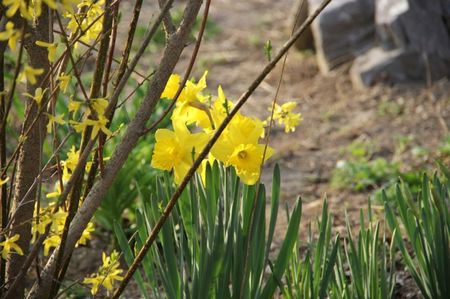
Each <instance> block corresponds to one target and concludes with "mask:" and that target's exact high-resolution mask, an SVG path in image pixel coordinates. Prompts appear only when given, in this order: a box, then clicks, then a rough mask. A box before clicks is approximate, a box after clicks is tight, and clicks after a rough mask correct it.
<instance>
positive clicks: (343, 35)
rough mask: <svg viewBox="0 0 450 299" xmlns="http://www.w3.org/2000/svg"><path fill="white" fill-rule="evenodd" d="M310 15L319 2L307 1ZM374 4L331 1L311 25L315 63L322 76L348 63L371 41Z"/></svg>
mask: <svg viewBox="0 0 450 299" xmlns="http://www.w3.org/2000/svg"><path fill="white" fill-rule="evenodd" d="M307 1H308V2H309V3H308V4H309V8H310V10H309V11H314V10H315V9H316V8H317V7H318V6H319V5H320V3H321V2H322V0H307ZM374 19H375V7H374V0H333V1H331V3H330V4H329V5H328V7H327V8H325V9H324V11H323V12H322V13H321V14H320V15H319V16H318V17H317V19H316V20H315V21H314V22H313V24H312V33H313V36H314V44H315V48H316V51H317V61H318V64H319V68H320V70H321V72H322V73H325V74H327V73H328V72H329V71H331V70H332V69H333V68H335V67H336V66H339V65H340V64H343V63H345V62H348V61H351V60H352V59H354V58H355V57H356V56H358V55H360V54H361V53H363V52H364V51H366V50H367V49H368V48H370V47H371V46H372V44H373V42H374V39H375V25H374Z"/></svg>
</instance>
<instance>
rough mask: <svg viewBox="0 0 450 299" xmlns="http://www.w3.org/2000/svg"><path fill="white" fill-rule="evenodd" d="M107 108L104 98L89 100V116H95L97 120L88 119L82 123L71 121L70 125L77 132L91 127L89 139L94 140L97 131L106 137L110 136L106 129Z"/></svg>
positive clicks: (110, 133)
mask: <svg viewBox="0 0 450 299" xmlns="http://www.w3.org/2000/svg"><path fill="white" fill-rule="evenodd" d="M107 106H108V101H107V100H106V99H104V98H98V99H91V100H90V102H89V110H90V112H91V114H90V115H91V116H95V117H96V118H97V119H92V118H90V117H87V118H85V119H84V120H83V121H82V122H76V121H73V120H71V121H70V123H71V124H72V125H73V128H74V129H75V131H77V132H81V131H83V130H84V129H85V128H86V127H90V126H91V127H92V134H91V138H92V139H93V138H95V137H96V136H97V134H98V132H99V131H102V132H103V133H105V135H106V136H111V135H112V132H111V131H110V130H109V129H108V128H107V127H106V125H107V124H108V119H107V118H106V117H105V110H106V107H107Z"/></svg>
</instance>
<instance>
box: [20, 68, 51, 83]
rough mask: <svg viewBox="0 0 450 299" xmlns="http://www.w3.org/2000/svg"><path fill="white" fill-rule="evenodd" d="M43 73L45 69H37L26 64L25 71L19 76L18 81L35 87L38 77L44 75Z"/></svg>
mask: <svg viewBox="0 0 450 299" xmlns="http://www.w3.org/2000/svg"><path fill="white" fill-rule="evenodd" d="M43 73H44V69H35V68H32V67H31V66H29V65H28V64H25V66H24V68H23V71H22V72H21V73H20V74H19V77H18V78H17V80H18V81H21V82H25V81H28V82H29V83H30V84H31V85H34V84H36V82H37V79H36V76H39V75H42V74H43Z"/></svg>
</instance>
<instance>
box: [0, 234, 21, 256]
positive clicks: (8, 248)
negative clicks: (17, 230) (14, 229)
mask: <svg viewBox="0 0 450 299" xmlns="http://www.w3.org/2000/svg"><path fill="white" fill-rule="evenodd" d="M19 239H20V236H19V235H17V234H16V235H14V236H12V237H10V238H8V237H7V238H6V239H5V241H3V242H1V243H0V247H1V248H2V249H1V251H2V258H3V259H6V258H7V257H8V255H9V254H10V253H11V252H12V251H13V250H14V251H15V252H16V253H17V254H18V255H23V251H22V249H21V248H20V247H19V245H17V244H16V242H17V241H18V240H19Z"/></svg>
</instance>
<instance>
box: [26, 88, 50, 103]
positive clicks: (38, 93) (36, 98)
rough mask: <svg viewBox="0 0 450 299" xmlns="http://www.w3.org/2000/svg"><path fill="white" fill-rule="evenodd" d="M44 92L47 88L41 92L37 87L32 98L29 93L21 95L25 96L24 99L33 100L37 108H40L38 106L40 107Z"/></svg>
mask: <svg viewBox="0 0 450 299" xmlns="http://www.w3.org/2000/svg"><path fill="white" fill-rule="evenodd" d="M46 91H47V88H46V89H44V90H42V88H41V87H38V88H36V90H35V91H34V96H33V95H31V94H29V93H27V92H26V93H24V94H23V95H24V96H26V97H29V98H31V99H33V100H34V101H35V102H36V103H37V104H38V106H39V107H40V106H41V102H42V99H43V98H44V95H45V92H46Z"/></svg>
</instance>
